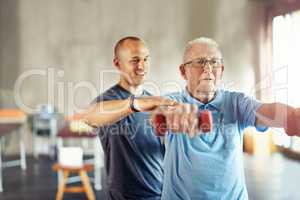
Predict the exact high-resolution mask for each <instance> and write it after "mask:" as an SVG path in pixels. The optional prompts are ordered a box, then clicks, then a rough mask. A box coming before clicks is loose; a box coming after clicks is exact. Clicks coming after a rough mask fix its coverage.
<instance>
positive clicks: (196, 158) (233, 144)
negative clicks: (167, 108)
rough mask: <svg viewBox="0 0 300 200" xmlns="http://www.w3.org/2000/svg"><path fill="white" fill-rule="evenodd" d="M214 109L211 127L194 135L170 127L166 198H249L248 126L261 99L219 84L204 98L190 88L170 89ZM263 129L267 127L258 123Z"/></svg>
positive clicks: (174, 96)
mask: <svg viewBox="0 0 300 200" xmlns="http://www.w3.org/2000/svg"><path fill="white" fill-rule="evenodd" d="M169 97H170V98H171V99H174V100H176V101H178V102H182V103H192V104H195V105H197V106H198V108H199V110H203V109H208V110H210V111H211V112H212V115H213V121H214V125H213V129H212V131H211V132H210V133H205V134H201V135H197V136H195V137H193V138H189V137H188V136H187V135H185V134H172V133H171V132H169V134H168V135H167V141H166V154H165V163H164V169H165V175H164V187H163V195H162V199H163V200H177V199H182V200H199V199H200V200H203V199H204V200H205V199H207V200H221V199H224V200H229V199H230V200H246V199H248V194H247V189H246V185H245V177H244V167H243V129H244V128H246V127H248V126H255V111H256V110H257V109H258V108H259V107H260V105H261V103H259V102H257V101H256V100H254V99H252V98H250V97H247V96H245V95H244V94H243V93H238V92H229V91H223V90H219V91H217V92H216V96H215V98H214V99H213V100H212V101H211V102H209V103H207V104H203V103H201V102H200V101H197V100H196V99H194V98H193V97H192V96H191V95H190V94H189V93H188V92H187V91H186V90H185V91H183V92H182V93H177V94H171V95H169ZM257 128H258V129H259V130H262V129H265V127H257Z"/></svg>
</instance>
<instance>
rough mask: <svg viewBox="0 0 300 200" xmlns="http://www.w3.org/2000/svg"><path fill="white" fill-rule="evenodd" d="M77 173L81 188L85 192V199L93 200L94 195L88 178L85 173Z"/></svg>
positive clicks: (82, 171) (81, 171)
mask: <svg viewBox="0 0 300 200" xmlns="http://www.w3.org/2000/svg"><path fill="white" fill-rule="evenodd" d="M79 173H80V177H81V181H82V184H83V188H84V190H85V193H86V196H87V198H88V199H89V200H95V195H94V192H93V189H92V187H91V184H90V180H89V177H88V175H87V173H86V171H84V170H80V172H79Z"/></svg>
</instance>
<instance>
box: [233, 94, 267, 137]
mask: <svg viewBox="0 0 300 200" xmlns="http://www.w3.org/2000/svg"><path fill="white" fill-rule="evenodd" d="M261 105H262V103H261V102H259V101H257V100H256V99H254V98H252V97H249V96H246V95H245V94H243V93H239V94H238V95H237V111H238V112H237V114H238V120H239V122H240V125H241V126H242V128H246V127H248V126H254V127H255V128H256V129H257V130H258V131H265V130H267V128H268V127H265V126H258V125H256V124H255V122H256V111H257V109H258V108H259V107H260V106H261Z"/></svg>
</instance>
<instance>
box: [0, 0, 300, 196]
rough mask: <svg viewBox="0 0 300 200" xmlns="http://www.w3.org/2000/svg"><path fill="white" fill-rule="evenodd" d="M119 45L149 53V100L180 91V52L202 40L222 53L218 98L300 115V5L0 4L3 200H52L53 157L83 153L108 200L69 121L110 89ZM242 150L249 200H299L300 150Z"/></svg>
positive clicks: (291, 145) (281, 145) (259, 146)
mask: <svg viewBox="0 0 300 200" xmlns="http://www.w3.org/2000/svg"><path fill="white" fill-rule="evenodd" d="M128 35H134V36H139V37H141V38H143V39H144V40H145V41H146V43H147V44H148V46H149V48H150V55H151V68H150V71H149V75H148V79H147V81H146V82H145V87H146V88H148V89H149V90H150V91H151V92H153V93H154V94H156V95H161V94H164V93H166V92H170V91H178V90H181V89H182V88H183V87H184V81H183V80H182V79H181V77H180V74H179V70H178V66H179V65H180V64H181V60H182V55H183V51H184V47H185V45H186V43H187V42H188V41H190V40H192V39H194V38H197V37H200V36H205V37H210V38H213V39H215V40H216V41H217V42H218V43H219V44H220V47H221V50H222V52H223V57H224V63H225V74H224V77H223V82H222V84H221V85H222V87H223V88H225V89H229V90H237V91H241V92H245V93H246V94H248V95H250V96H252V97H254V98H257V99H259V100H261V101H264V102H272V101H275V100H276V101H280V102H283V103H288V104H290V105H292V106H297V107H299V106H300V93H299V92H298V91H299V89H298V87H299V78H298V74H299V72H300V68H299V66H300V59H299V52H300V39H299V35H300V1H299V0H164V1H159V0H152V1H146V0H110V1H105V0H44V1H41V0H0V137H1V141H0V155H1V156H0V158H1V159H0V182H2V184H1V185H0V191H2V192H0V199H3V200H5V199H54V198H55V195H56V192H57V181H58V179H59V178H61V175H59V173H57V172H56V170H57V169H55V167H53V163H55V162H56V161H57V158H58V154H59V152H58V151H57V149H59V148H62V146H64V147H65V146H79V147H80V149H82V150H83V152H82V153H83V156H82V157H83V159H84V160H83V161H84V162H85V163H90V164H92V165H94V168H95V170H89V169H87V172H88V173H89V175H90V176H91V178H90V182H91V184H92V187H93V188H94V189H93V190H94V193H95V195H96V197H97V199H103V198H105V197H104V194H103V191H102V189H103V188H104V187H105V173H104V170H103V152H102V150H101V147H100V146H99V141H98V140H97V138H96V137H95V136H94V135H93V134H92V133H90V130H89V127H85V126H84V124H81V123H80V122H79V121H78V120H77V118H76V115H74V114H75V113H78V112H80V111H81V110H82V109H84V107H85V106H86V105H88V104H89V103H90V102H91V101H92V100H93V99H94V98H95V97H96V96H97V94H99V93H101V92H103V91H104V90H105V89H107V88H108V87H110V86H112V85H113V84H115V83H116V82H117V80H118V76H119V75H118V73H117V72H116V71H115V68H114V66H113V65H112V59H113V48H114V45H115V43H116V42H117V41H118V40H119V39H120V38H122V37H125V36H128ZM244 139H245V140H244V151H245V154H244V162H245V171H246V182H247V187H248V192H249V197H250V199H261V200H266V199H271V200H274V199H288V200H293V199H300V191H299V189H298V185H299V183H298V180H300V163H299V161H298V160H299V159H300V140H299V138H296V137H288V136H286V135H285V133H284V131H283V130H281V129H269V130H268V131H267V132H266V133H256V132H255V130H253V129H251V128H250V129H247V130H246V131H245V138H244ZM77 150H78V149H77ZM70 155H72V153H71V154H67V156H66V157H70ZM62 157H63V155H62ZM74 159H75V160H76V158H74ZM71 160H72V159H71ZM70 162H75V163H76V161H74V160H72V161H70ZM77 180H79V179H78V178H77ZM77 180H76V178H75V179H74V180H71V182H76V181H77ZM75 184H76V183H75ZM64 197H65V198H64V199H85V194H66V195H64Z"/></svg>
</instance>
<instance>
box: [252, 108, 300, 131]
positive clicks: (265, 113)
mask: <svg viewBox="0 0 300 200" xmlns="http://www.w3.org/2000/svg"><path fill="white" fill-rule="evenodd" d="M256 125H262V126H269V127H280V128H284V129H285V131H286V133H287V134H288V135H290V136H292V135H299V136H300V108H293V107H291V106H288V105H286V104H282V103H265V104H262V105H261V106H260V107H259V109H258V110H257V111H256Z"/></svg>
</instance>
